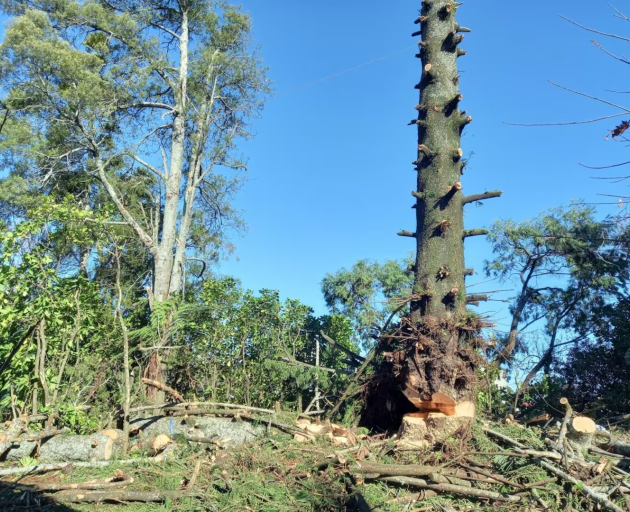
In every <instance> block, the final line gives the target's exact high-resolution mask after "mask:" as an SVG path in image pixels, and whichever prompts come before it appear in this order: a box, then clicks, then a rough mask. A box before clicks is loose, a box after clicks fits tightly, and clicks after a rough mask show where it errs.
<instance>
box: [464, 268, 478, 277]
mask: <svg viewBox="0 0 630 512" xmlns="http://www.w3.org/2000/svg"><path fill="white" fill-rule="evenodd" d="M464 275H465V276H474V275H475V269H474V268H467V269H466V270H464Z"/></svg>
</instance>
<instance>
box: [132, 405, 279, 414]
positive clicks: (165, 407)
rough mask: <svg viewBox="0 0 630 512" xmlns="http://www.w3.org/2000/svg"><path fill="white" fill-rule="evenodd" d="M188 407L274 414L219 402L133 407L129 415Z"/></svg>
mask: <svg viewBox="0 0 630 512" xmlns="http://www.w3.org/2000/svg"><path fill="white" fill-rule="evenodd" d="M190 407H225V408H226V409H242V410H244V411H252V412H264V413H266V414H276V411H272V410H271V409H261V408H259V407H249V406H247V405H237V404H225V403H220V402H181V403H171V404H163V405H143V406H140V407H134V408H132V409H129V413H135V412H142V411H151V410H154V409H161V410H164V411H180V410H184V409H186V410H188V408H190Z"/></svg>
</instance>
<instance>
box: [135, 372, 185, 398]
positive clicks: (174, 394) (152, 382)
mask: <svg viewBox="0 0 630 512" xmlns="http://www.w3.org/2000/svg"><path fill="white" fill-rule="evenodd" d="M142 383H143V384H146V385H147V386H151V387H154V388H156V389H159V390H160V391H164V392H165V393H168V394H169V395H171V396H172V397H173V398H175V399H176V400H179V401H180V402H183V401H184V397H183V396H182V395H180V394H179V393H178V392H177V391H175V390H174V389H173V388H171V387H169V386H167V385H166V384H164V383H162V382H158V381H157V380H152V379H146V378H144V377H143V378H142Z"/></svg>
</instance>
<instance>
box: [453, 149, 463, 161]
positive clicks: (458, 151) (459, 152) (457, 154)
mask: <svg viewBox="0 0 630 512" xmlns="http://www.w3.org/2000/svg"><path fill="white" fill-rule="evenodd" d="M463 156H464V150H463V149H462V148H457V149H456V150H454V151H453V160H454V161H455V162H457V161H459V160H461V159H462V157H463Z"/></svg>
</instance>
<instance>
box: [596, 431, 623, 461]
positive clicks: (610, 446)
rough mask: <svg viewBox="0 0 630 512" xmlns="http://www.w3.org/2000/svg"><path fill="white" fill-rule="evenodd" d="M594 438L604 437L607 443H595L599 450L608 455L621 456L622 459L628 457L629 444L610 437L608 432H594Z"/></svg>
mask: <svg viewBox="0 0 630 512" xmlns="http://www.w3.org/2000/svg"><path fill="white" fill-rule="evenodd" d="M595 437H605V438H606V439H607V440H608V441H607V442H606V443H603V442H601V441H600V442H597V443H596V444H597V446H599V448H600V449H603V450H605V451H607V452H610V453H616V454H619V455H623V456H624V457H630V443H629V442H627V441H624V440H622V439H617V438H615V437H613V436H612V434H610V433H609V432H605V431H603V430H597V431H596V432H595Z"/></svg>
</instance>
